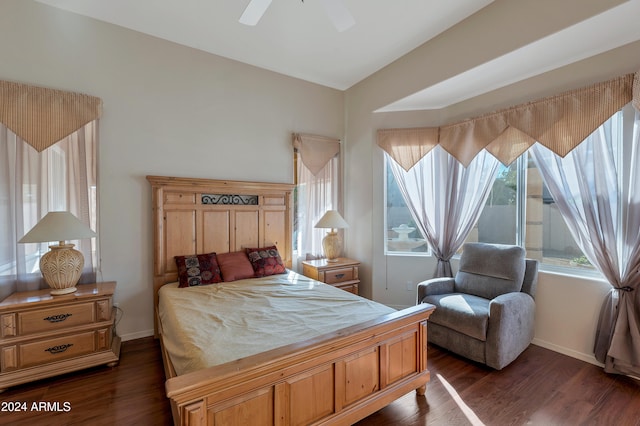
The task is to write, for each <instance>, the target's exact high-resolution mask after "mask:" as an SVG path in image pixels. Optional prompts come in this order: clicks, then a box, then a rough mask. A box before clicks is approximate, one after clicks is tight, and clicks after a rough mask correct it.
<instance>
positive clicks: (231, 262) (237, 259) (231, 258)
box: [218, 251, 254, 282]
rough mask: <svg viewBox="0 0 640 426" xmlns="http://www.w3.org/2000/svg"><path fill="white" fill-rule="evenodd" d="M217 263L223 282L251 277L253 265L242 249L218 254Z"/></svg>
mask: <svg viewBox="0 0 640 426" xmlns="http://www.w3.org/2000/svg"><path fill="white" fill-rule="evenodd" d="M218 264H219V265H220V271H222V279H223V280H224V281H225V282H229V281H236V280H242V279H245V278H253V277H254V275H253V267H252V266H251V262H249V258H248V257H247V254H246V253H245V252H244V251H234V252H231V253H220V254H218Z"/></svg>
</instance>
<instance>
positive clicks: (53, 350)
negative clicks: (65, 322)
mask: <svg viewBox="0 0 640 426" xmlns="http://www.w3.org/2000/svg"><path fill="white" fill-rule="evenodd" d="M71 346H73V343H65V344H64V345H58V346H53V347H51V348H47V349H45V350H44V351H45V352H49V353H50V354H51V355H55V354H61V353H62V352H64V351H66V350H67V349H69V348H70V347H71Z"/></svg>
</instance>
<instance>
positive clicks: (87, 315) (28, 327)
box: [18, 302, 95, 336]
mask: <svg viewBox="0 0 640 426" xmlns="http://www.w3.org/2000/svg"><path fill="white" fill-rule="evenodd" d="M94 306H95V305H94V303H93V302H87V303H78V304H75V305H67V306H59V307H54V308H49V309H41V310H37V311H26V312H19V313H18V332H19V334H20V335H21V336H24V335H27V334H33V333H40V332H44V331H51V330H60V329H63V328H67V327H73V326H76V325H84V324H91V323H92V322H94V318H95V309H94Z"/></svg>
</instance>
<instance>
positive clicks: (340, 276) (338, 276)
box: [336, 274, 344, 279]
mask: <svg viewBox="0 0 640 426" xmlns="http://www.w3.org/2000/svg"><path fill="white" fill-rule="evenodd" d="M342 277H344V274H336V278H338V279H340V278H342Z"/></svg>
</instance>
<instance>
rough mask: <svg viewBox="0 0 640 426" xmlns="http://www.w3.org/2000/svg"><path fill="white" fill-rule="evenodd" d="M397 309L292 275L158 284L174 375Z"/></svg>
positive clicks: (339, 327) (312, 335)
mask: <svg viewBox="0 0 640 426" xmlns="http://www.w3.org/2000/svg"><path fill="white" fill-rule="evenodd" d="M394 311H395V310H394V309H392V308H389V307H387V306H385V305H382V304H380V303H376V302H372V301H370V300H367V299H364V298H362V297H358V296H355V295H353V294H351V293H348V292H346V291H343V290H340V289H338V288H335V287H332V286H330V285H327V284H323V283H320V282H318V281H314V280H312V279H310V278H307V277H305V276H303V275H299V274H297V273H295V272H288V273H287V274H282V275H274V276H270V277H264V278H252V279H248V280H240V281H234V282H229V283H221V284H213V285H208V286H201V287H190V288H178V286H177V283H174V284H167V285H165V286H163V287H162V288H161V289H160V292H159V306H158V312H159V317H160V321H161V323H162V329H163V341H164V345H165V348H166V350H167V351H168V353H169V356H170V358H171V362H172V363H173V366H174V368H175V370H176V373H177V374H178V375H181V374H185V373H189V372H192V371H196V370H199V369H202V368H207V367H211V366H214V365H218V364H223V363H225V362H229V361H233V360H236V359H240V358H244V357H246V356H249V355H254V354H257V353H260V352H264V351H267V350H270V349H275V348H277V347H280V346H284V345H288V344H291V343H295V342H299V341H302V340H306V339H310V338H313V337H316V336H319V335H321V334H324V333H328V332H331V331H335V330H338V329H341V328H344V327H348V326H351V325H355V324H358V323H361V322H365V321H368V320H371V319H374V318H377V317H379V316H381V315H385V314H388V313H391V312H394Z"/></svg>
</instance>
